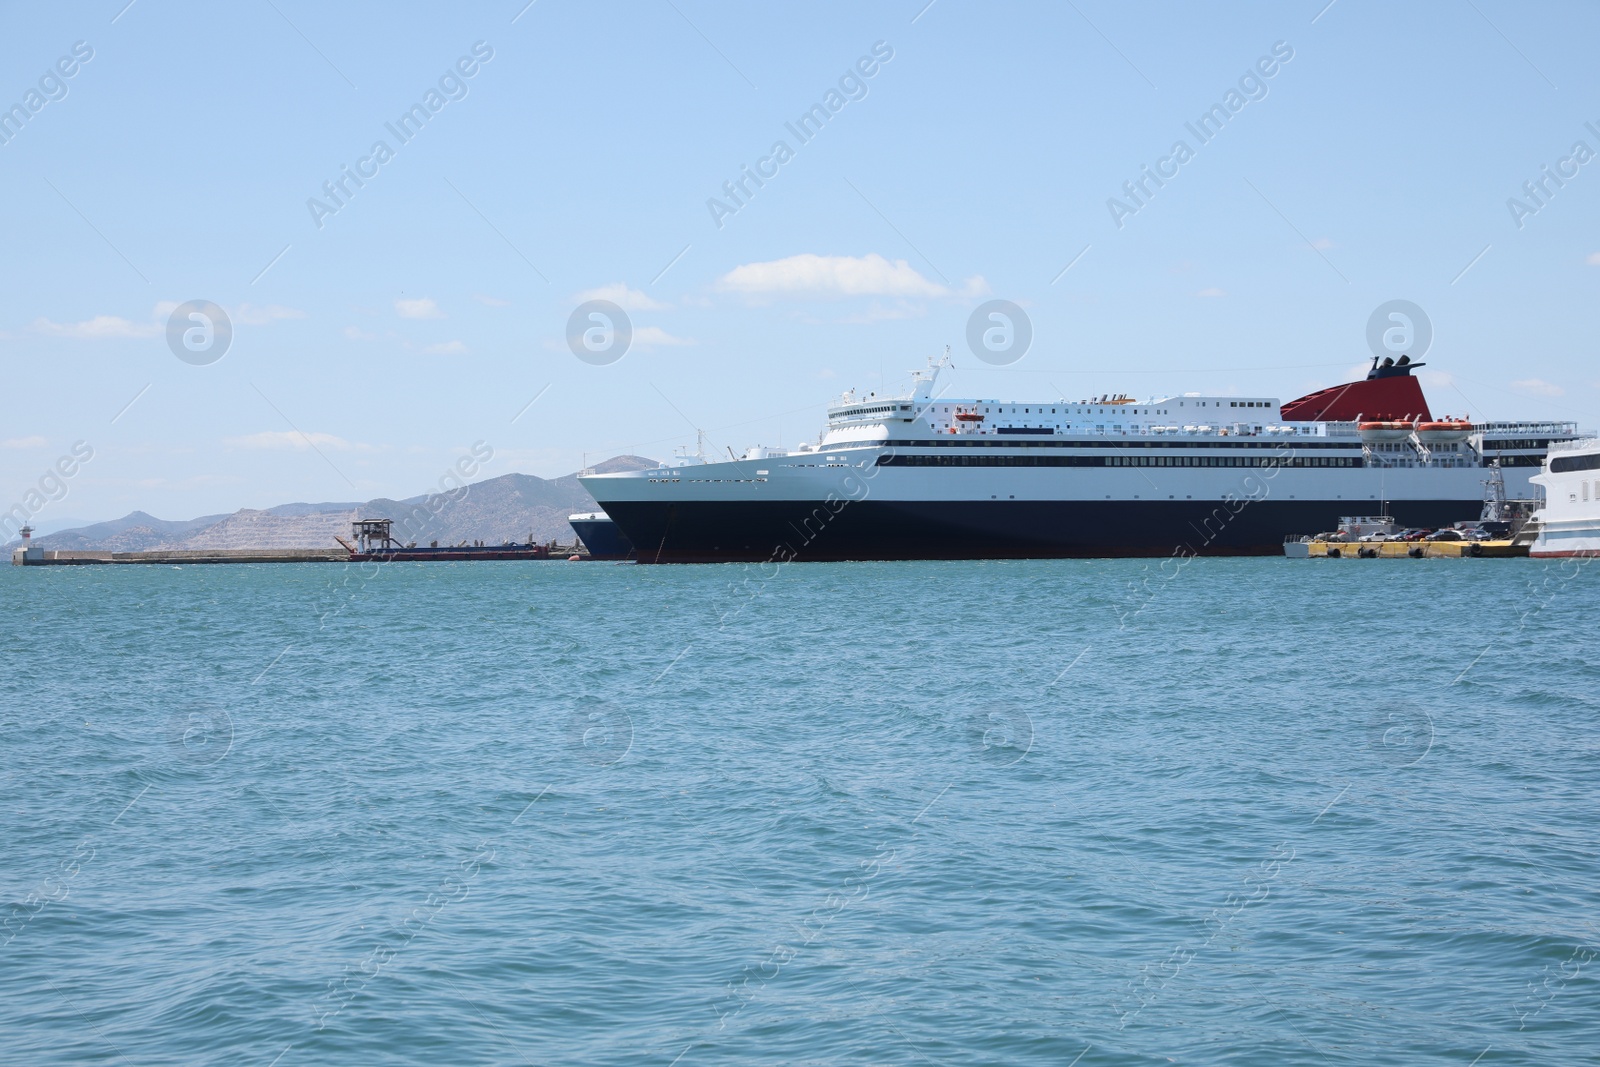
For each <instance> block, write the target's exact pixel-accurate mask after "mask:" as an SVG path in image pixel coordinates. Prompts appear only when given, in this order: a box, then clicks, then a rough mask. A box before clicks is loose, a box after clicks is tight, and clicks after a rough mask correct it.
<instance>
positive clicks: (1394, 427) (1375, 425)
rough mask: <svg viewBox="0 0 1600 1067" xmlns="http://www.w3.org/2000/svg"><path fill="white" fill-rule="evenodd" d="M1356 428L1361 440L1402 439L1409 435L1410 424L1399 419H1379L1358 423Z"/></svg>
mask: <svg viewBox="0 0 1600 1067" xmlns="http://www.w3.org/2000/svg"><path fill="white" fill-rule="evenodd" d="M1357 429H1359V430H1360V431H1361V439H1362V440H1363V441H1404V440H1405V439H1406V438H1408V437H1410V436H1411V429H1412V425H1411V423H1410V422H1408V421H1405V420H1401V419H1380V420H1374V421H1371V422H1363V423H1360V424H1359V425H1358V426H1357Z"/></svg>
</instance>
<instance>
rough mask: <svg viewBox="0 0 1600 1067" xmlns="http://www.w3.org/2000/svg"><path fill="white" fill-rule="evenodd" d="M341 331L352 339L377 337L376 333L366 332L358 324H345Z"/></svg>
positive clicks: (360, 339)
mask: <svg viewBox="0 0 1600 1067" xmlns="http://www.w3.org/2000/svg"><path fill="white" fill-rule="evenodd" d="M341 332H342V333H343V334H344V335H345V337H347V338H348V339H350V340H352V341H376V340H377V339H378V335H377V334H375V333H368V332H367V331H366V330H363V329H362V328H361V327H359V326H346V327H345V328H344V329H343V330H342V331H341Z"/></svg>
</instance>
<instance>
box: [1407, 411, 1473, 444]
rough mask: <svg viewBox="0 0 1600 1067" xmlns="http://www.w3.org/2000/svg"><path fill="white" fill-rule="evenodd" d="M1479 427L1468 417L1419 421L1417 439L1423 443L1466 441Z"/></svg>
mask: <svg viewBox="0 0 1600 1067" xmlns="http://www.w3.org/2000/svg"><path fill="white" fill-rule="evenodd" d="M1475 429H1477V427H1475V426H1473V425H1472V423H1470V422H1468V421H1467V420H1466V419H1452V418H1443V419H1437V420H1434V421H1432V422H1419V423H1417V440H1419V441H1421V442H1422V443H1423V444H1428V445H1437V444H1448V443H1450V442H1453V441H1465V440H1466V439H1467V438H1469V437H1471V436H1472V432H1473V431H1474V430H1475Z"/></svg>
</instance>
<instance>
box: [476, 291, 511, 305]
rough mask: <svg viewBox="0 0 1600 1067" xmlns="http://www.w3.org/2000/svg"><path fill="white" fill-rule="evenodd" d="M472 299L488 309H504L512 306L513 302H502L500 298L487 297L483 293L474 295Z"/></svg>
mask: <svg viewBox="0 0 1600 1067" xmlns="http://www.w3.org/2000/svg"><path fill="white" fill-rule="evenodd" d="M472 299H474V300H476V301H477V302H478V303H480V304H483V305H485V306H486V307H492V308H504V307H510V306H511V301H509V300H501V299H500V298H499V297H498V296H486V295H484V294H483V293H474V294H472Z"/></svg>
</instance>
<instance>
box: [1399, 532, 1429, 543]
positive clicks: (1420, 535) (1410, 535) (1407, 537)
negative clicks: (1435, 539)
mask: <svg viewBox="0 0 1600 1067" xmlns="http://www.w3.org/2000/svg"><path fill="white" fill-rule="evenodd" d="M1431 533H1433V531H1432V530H1406V531H1405V532H1404V533H1402V534H1401V535H1400V540H1402V541H1421V540H1423V539H1424V538H1426V537H1427V536H1428V535H1429V534H1431Z"/></svg>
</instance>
